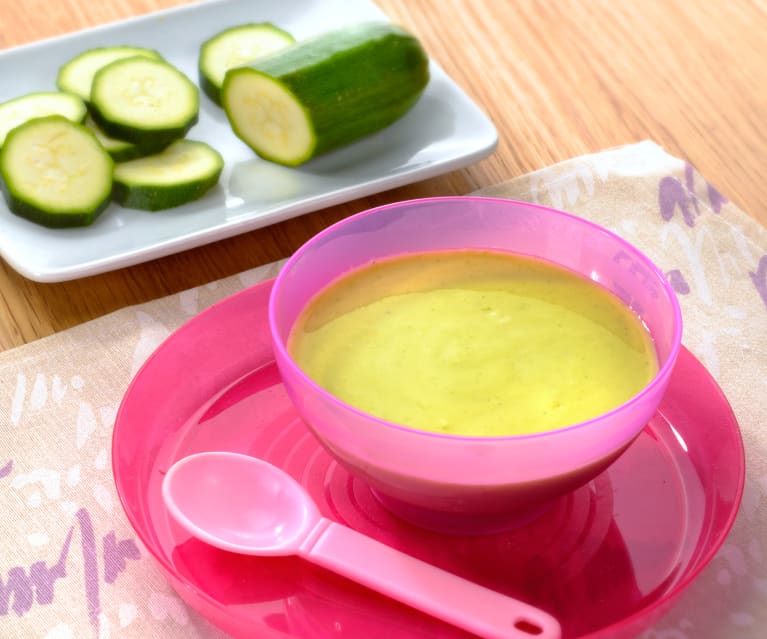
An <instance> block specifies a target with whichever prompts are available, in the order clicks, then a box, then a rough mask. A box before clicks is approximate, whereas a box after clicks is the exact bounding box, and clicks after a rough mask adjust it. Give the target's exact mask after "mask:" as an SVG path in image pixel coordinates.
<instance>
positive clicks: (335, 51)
mask: <svg viewBox="0 0 767 639" xmlns="http://www.w3.org/2000/svg"><path fill="white" fill-rule="evenodd" d="M428 81H429V60H428V57H427V55H426V53H425V51H424V49H423V47H422V46H421V44H420V43H419V41H418V40H417V39H416V38H415V37H414V36H412V35H411V34H409V33H407V32H406V31H404V30H403V29H401V28H399V27H397V26H395V25H393V24H389V23H362V24H357V25H352V26H348V27H344V28H342V29H338V30H335V31H331V32H327V33H324V34H322V35H320V36H317V37H315V38H313V39H310V40H305V41H302V42H298V43H296V44H294V45H292V46H290V47H287V48H285V49H282V50H280V51H277V52H275V53H273V54H271V55H269V56H267V57H266V58H264V59H262V60H257V61H256V62H254V63H253V64H249V65H247V66H242V67H237V68H234V69H230V70H229V71H228V72H227V74H226V76H225V79H224V85H223V87H222V93H221V95H222V103H223V106H224V110H225V111H226V115H227V117H228V119H229V122H230V124H231V126H232V130H233V131H234V133H235V134H236V135H237V136H238V137H239V138H241V139H242V140H243V141H244V142H245V143H246V144H248V145H249V146H250V147H251V148H252V149H253V150H254V151H255V152H256V153H257V154H258V155H260V156H261V157H263V158H265V159H268V160H272V161H274V162H278V163H281V164H285V165H288V166H297V165H299V164H302V163H303V162H306V161H307V160H309V159H311V158H313V157H315V156H317V155H320V154H322V153H325V152H327V151H330V150H332V149H335V148H338V147H341V146H343V145H346V144H349V143H351V142H354V141H356V140H358V139H360V138H363V137H365V136H367V135H370V134H372V133H374V132H376V131H378V130H380V129H382V128H384V127H386V126H388V125H390V124H392V123H393V122H395V121H396V120H398V119H399V118H401V117H402V116H403V115H405V113H407V112H408V111H409V110H410V109H411V108H412V107H413V106H414V105H415V103H416V102H417V100H418V98H419V97H420V96H421V94H422V92H423V90H424V88H425V87H426V85H427V83H428Z"/></svg>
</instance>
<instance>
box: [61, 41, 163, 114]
mask: <svg viewBox="0 0 767 639" xmlns="http://www.w3.org/2000/svg"><path fill="white" fill-rule="evenodd" d="M137 55H138V56H144V57H147V58H153V59H155V60H162V56H161V55H160V54H159V53H158V52H157V51H155V50H154V49H146V48H144V47H131V46H116V47H98V48H96V49H88V50H87V51H83V52H82V53H80V54H79V55H77V56H75V57H74V58H72V59H71V60H70V61H69V62H67V63H66V64H64V65H63V66H62V67H61V68H59V72H58V75H57V76H56V86H57V87H58V88H59V89H61V90H62V91H68V92H69V93H73V94H74V95H76V96H78V97H80V98H81V99H82V100H84V101H85V102H89V101H90V99H91V84H92V83H93V76H95V75H96V72H97V71H98V70H99V69H101V68H102V67H104V66H106V65H107V64H109V63H110V62H114V61H115V60H121V59H122V58H129V57H132V56H137Z"/></svg>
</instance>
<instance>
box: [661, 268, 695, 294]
mask: <svg viewBox="0 0 767 639" xmlns="http://www.w3.org/2000/svg"><path fill="white" fill-rule="evenodd" d="M666 278H667V279H668V281H669V283H670V284H671V288H673V289H674V291H676V292H677V293H678V294H679V295H687V294H688V293H689V292H690V285H689V284H688V283H687V280H686V279H684V275H682V271H680V270H679V269H674V270H673V271H669V272H668V273H666Z"/></svg>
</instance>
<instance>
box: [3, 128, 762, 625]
mask: <svg viewBox="0 0 767 639" xmlns="http://www.w3.org/2000/svg"><path fill="white" fill-rule="evenodd" d="M480 194H481V195H491V196H496V197H508V198H513V199H520V200H530V201H532V202H537V203H541V204H545V205H549V206H553V207H555V208H560V209H565V210H568V211H571V212H573V213H576V214H578V215H581V216H583V217H586V218H588V219H591V220H593V221H595V222H597V223H599V224H602V225H604V226H606V227H608V228H611V229H613V230H614V231H616V232H617V233H619V234H620V235H622V236H623V237H624V238H626V239H627V240H628V241H630V242H632V243H633V244H635V245H637V246H638V247H639V248H640V249H642V250H643V251H645V252H646V253H647V254H648V255H649V256H650V257H651V258H652V259H653V260H654V261H655V262H656V263H657V264H658V265H659V266H660V267H661V268H662V269H663V271H664V272H665V273H666V274H667V276H668V278H669V279H670V281H671V282H672V284H673V286H674V288H675V289H676V291H677V292H678V294H679V298H680V302H681V304H682V310H683V314H684V317H685V337H684V343H685V345H686V346H687V348H689V349H690V350H691V351H692V352H693V353H694V354H695V355H697V356H698V357H699V358H700V359H701V360H702V361H703V363H704V364H705V366H706V367H707V368H708V370H709V371H710V372H711V373H712V374H713V375H714V377H715V378H716V379H717V380H718V382H719V384H720V385H721V386H722V388H723V390H724V392H725V394H726V395H727V396H728V398H729V400H730V402H731V404H732V407H733V409H734V411H735V414H736V416H737V418H738V420H739V423H740V427H741V430H742V433H743V437H744V440H745V446H746V458H747V468H748V470H747V485H746V491H745V496H744V499H743V504H742V507H741V510H740V513H739V516H738V519H737V521H736V523H735V526H734V528H733V530H732V532H731V534H730V536H729V537H728V539H727V541H726V543H725V545H724V546H723V547H722V549H721V551H720V552H719V553H718V555H717V556H716V557H715V558H714V560H713V561H712V562H711V564H710V565H709V566H708V567H707V569H706V570H705V571H704V573H703V574H702V575H701V576H700V577H699V578H698V579H697V580H696V581H695V582H694V583H693V585H692V586H691V587H690V589H689V590H688V591H687V593H686V594H685V596H684V597H683V598H682V600H681V601H680V602H679V604H678V605H677V606H676V607H675V608H674V609H673V610H672V611H671V612H670V613H669V614H668V615H667V616H666V617H665V618H664V619H663V620H661V621H660V622H659V623H658V624H657V625H656V626H655V627H654V628H652V629H650V630H648V631H647V632H646V633H645V634H644V637H643V639H721V638H722V637H728V638H731V639H751V638H753V639H757V637H759V638H762V637H764V632H765V630H764V629H765V628H767V428H766V427H767V230H765V229H764V228H762V227H761V226H760V225H759V224H758V223H756V222H755V221H754V220H752V219H751V218H749V217H748V216H747V215H745V214H744V213H742V212H741V211H739V210H738V209H737V208H736V207H735V206H733V205H732V204H730V203H728V202H727V201H726V200H725V199H724V198H723V197H722V195H721V194H720V193H719V192H718V191H717V190H716V189H715V188H714V186H712V185H711V184H709V183H708V182H707V181H706V180H705V179H704V178H703V177H701V176H700V175H699V174H698V173H697V172H696V171H695V170H694V169H693V168H692V167H691V166H689V165H688V164H685V162H683V161H681V160H679V159H676V158H674V157H671V156H670V155H668V154H667V153H666V152H665V151H663V150H662V149H661V148H659V147H658V146H657V145H655V144H653V143H651V142H643V143H639V144H634V145H630V146H625V147H621V148H617V149H612V150H608V151H605V152H603V153H598V154H595V155H588V156H584V157H580V158H576V159H573V160H569V161H567V162H563V163H561V164H558V165H555V166H552V167H549V168H546V169H543V170H540V171H536V172H535V173H531V174H529V175H525V176H521V177H518V178H515V179H513V180H511V181H509V182H507V183H504V184H500V185H497V186H493V187H491V188H488V189H484V190H483V191H481V192H480ZM278 270H279V264H273V265H269V266H265V267H260V268H257V269H254V270H251V271H247V272H244V273H242V274H240V275H236V276H233V277H229V278H227V279H224V280H221V281H218V282H215V283H212V284H209V285H206V286H201V287H199V288H195V289H192V290H188V291H185V292H183V293H180V294H178V295H173V296H170V297H167V298H164V299H160V300H156V301H153V302H150V303H147V304H143V305H140V306H134V307H130V308H125V309H122V310H120V311H117V312H115V313H112V314H110V315H107V316H105V317H102V318H100V319H97V320H94V321H91V322H88V323H86V324H83V325H81V326H78V327H76V328H73V329H70V330H67V331H64V332H62V333H59V334H57V335H53V336H51V337H48V338H45V339H41V340H39V341H37V342H33V343H31V344H28V345H25V346H22V347H19V348H16V349H13V350H11V351H8V352H5V353H0V538H1V539H2V540H3V542H2V546H0V637H24V638H36V637H39V638H43V639H80V638H84V637H95V638H97V639H107V638H110V637H113V638H117V637H120V638H130V639H133V638H136V639H138V638H141V639H152V638H163V639H194V638H201V639H219V638H222V637H223V636H224V635H223V633H222V632H220V631H218V630H216V629H215V628H213V627H212V626H211V625H210V624H208V623H207V622H206V621H205V620H204V619H202V618H201V617H200V616H199V615H198V614H197V613H196V612H195V611H193V610H190V609H188V608H187V607H186V605H185V604H184V603H183V602H182V601H181V599H180V598H178V597H177V596H176V594H175V593H174V591H173V590H172V589H171V588H170V587H169V586H168V585H167V584H166V582H165V580H164V578H163V576H162V575H161V573H160V572H159V570H158V568H157V567H156V566H155V564H154V561H153V559H152V558H151V557H150V556H149V555H148V553H147V552H146V550H145V549H143V548H142V547H141V545H140V543H139V542H138V541H137V539H136V537H135V535H134V533H133V530H132V529H131V528H130V526H129V525H128V523H127V521H126V518H125V516H124V514H123V512H122V510H121V508H120V505H119V503H118V499H117V496H116V493H115V489H114V484H113V481H112V475H111V464H110V443H111V431H112V426H113V423H114V418H115V414H116V411H117V408H118V406H119V403H120V401H121V399H122V397H123V395H124V393H125V391H126V389H127V387H128V384H129V382H130V380H131V378H132V377H133V375H134V374H135V373H136V372H137V370H138V369H139V367H140V366H141V364H142V363H143V362H144V360H145V359H146V358H147V357H148V356H149V355H150V354H151V353H152V352H153V350H154V349H155V348H156V347H157V346H158V345H159V344H160V343H161V341H162V340H164V339H165V338H167V337H168V336H169V335H170V334H171V332H172V331H174V330H175V329H176V328H177V327H179V326H180V325H182V324H183V323H184V322H186V321H188V320H189V319H190V318H192V317H193V316H194V315H196V314H197V313H199V312H200V311H202V310H204V309H205V308H206V307H208V306H209V305H211V304H212V303H214V302H216V301H218V300H221V299H223V298H224V297H226V296H228V295H231V294H232V293H235V292H237V291H239V290H241V289H243V288H244V287H247V286H250V285H252V284H255V283H257V282H260V281H262V280H264V279H267V278H270V277H273V276H274V275H275V274H276V273H277V271H278ZM704 400H705V398H702V399H701V401H704Z"/></svg>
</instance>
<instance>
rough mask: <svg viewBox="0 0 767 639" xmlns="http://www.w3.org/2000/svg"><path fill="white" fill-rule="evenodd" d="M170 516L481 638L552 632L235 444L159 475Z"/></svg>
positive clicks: (239, 548)
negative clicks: (324, 504)
mask: <svg viewBox="0 0 767 639" xmlns="http://www.w3.org/2000/svg"><path fill="white" fill-rule="evenodd" d="M162 495H163V498H164V500H165V504H166V505H167V507H168V510H169V511H170V514H171V516H172V517H173V518H174V519H175V520H176V521H177V522H178V523H179V524H180V525H181V526H183V527H184V529H185V530H187V531H188V532H189V533H191V534H192V535H193V536H194V537H196V538H197V539H200V540H202V541H204V542H206V543H208V544H210V545H211V546H215V547H216V548H221V549H223V550H228V551H231V552H235V553H240V554H244V555H260V556H264V555H280V556H284V555H299V556H300V557H303V558H304V559H307V560H308V561H311V562H313V563H315V564H318V565H320V566H323V567H324V568H327V569H328V570H332V571H334V572H336V573H338V574H341V575H344V576H345V577H348V578H349V579H352V580H353V581H356V582H358V583H360V584H363V585H365V586H367V587H368V588H371V589H373V590H376V591H378V592H380V593H383V594H385V595H387V596H389V597H391V598H393V599H396V600H398V601H401V602H403V603H405V604H407V605H409V606H412V607H413V608H416V609H418V610H421V611H423V612H425V613H428V614H430V615H431V616H433V617H436V618H438V619H442V620H443V621H447V622H448V623H451V624H453V625H454V626H457V627H459V628H463V629H464V630H468V631H469V632H472V633H474V634H476V635H479V636H481V637H486V638H487V639H530V638H531V637H536V638H538V639H559V637H560V636H561V633H560V628H559V623H557V621H556V620H555V619H554V618H553V617H551V616H550V615H548V614H547V613H545V612H543V611H542V610H539V609H538V608H535V607H534V606H530V605H528V604H525V603H522V602H520V601H517V600H516V599H512V598H511V597H507V596H505V595H502V594H501V593H499V592H496V591H494V590H490V589H488V588H484V587H482V586H479V585H477V584H476V583H474V582H471V581H468V580H466V579H463V578H461V577H458V576H457V575H454V574H452V573H449V572H446V571H444V570H441V569H440V568H437V567H435V566H432V565H431V564H427V563H425V562H423V561H421V560H419V559H416V558H415V557H411V556H410V555H407V554H405V553H402V552H400V551H398V550H395V549H394V548H391V547H389V546H387V545H385V544H383V543H381V542H378V541H376V540H374V539H372V538H370V537H367V536H365V535H363V534H362V533H359V532H357V531H355V530H352V529H351V528H347V527H346V526H343V525H341V524H339V523H336V522H334V521H331V520H329V519H327V518H326V517H323V516H322V515H321V514H320V511H319V509H318V508H317V506H316V504H315V503H314V502H313V501H312V499H311V497H310V496H309V494H308V493H307V492H306V491H305V490H304V488H303V486H301V485H300V484H299V483H298V482H297V481H295V480H294V479H293V478H292V477H291V476H290V475H288V474H287V473H285V472H284V471H283V470H281V469H280V468H277V467H276V466H273V465H272V464H269V463H268V462H265V461H263V460H261V459H257V458H255V457H250V456H248V455H241V454H238V453H225V452H207V453H198V454H195V455H190V456H189V457H184V458H183V459H181V460H179V461H177V462H176V463H175V464H173V466H171V468H170V470H169V471H168V473H167V474H166V475H165V478H164V480H163V483H162Z"/></svg>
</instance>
